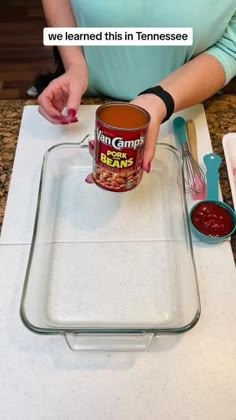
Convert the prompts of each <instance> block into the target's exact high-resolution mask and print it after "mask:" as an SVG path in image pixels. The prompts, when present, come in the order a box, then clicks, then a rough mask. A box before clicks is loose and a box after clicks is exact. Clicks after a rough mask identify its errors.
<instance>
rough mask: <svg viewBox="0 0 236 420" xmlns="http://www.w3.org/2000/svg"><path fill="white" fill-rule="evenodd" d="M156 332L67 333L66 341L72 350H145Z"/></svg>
mask: <svg viewBox="0 0 236 420" xmlns="http://www.w3.org/2000/svg"><path fill="white" fill-rule="evenodd" d="M153 337H154V334H151V333H148V334H147V333H137V334H127V335H125V336H124V334H116V333H115V334H112V333H104V334H100V333H99V334H96V333H95V334H75V333H67V334H65V339H66V342H67V344H68V346H69V348H70V349H71V350H74V351H83V350H86V351H88V350H91V351H92V350H93V351H120V352H122V351H143V350H145V349H146V348H147V347H148V346H149V345H150V343H151V340H152V338H153Z"/></svg>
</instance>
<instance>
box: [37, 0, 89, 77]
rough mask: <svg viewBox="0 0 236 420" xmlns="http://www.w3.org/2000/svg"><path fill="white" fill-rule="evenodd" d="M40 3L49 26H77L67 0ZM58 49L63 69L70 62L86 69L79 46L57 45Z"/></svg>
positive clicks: (43, 0) (46, 0) (44, 0)
mask: <svg viewBox="0 0 236 420" xmlns="http://www.w3.org/2000/svg"><path fill="white" fill-rule="evenodd" d="M42 4H43V9H44V14H45V17H46V20H47V23H48V25H49V26H52V27H62V28H63V27H76V26H77V23H76V20H75V17H74V14H73V11H72V8H71V4H70V1H69V0H56V1H54V0H42ZM59 51H60V55H61V58H62V61H63V64H64V67H65V69H67V68H68V67H69V66H71V65H72V64H78V65H79V66H80V67H82V68H83V69H84V71H87V66H86V61H85V58H84V54H83V51H82V49H81V48H80V47H79V46H75V47H59Z"/></svg>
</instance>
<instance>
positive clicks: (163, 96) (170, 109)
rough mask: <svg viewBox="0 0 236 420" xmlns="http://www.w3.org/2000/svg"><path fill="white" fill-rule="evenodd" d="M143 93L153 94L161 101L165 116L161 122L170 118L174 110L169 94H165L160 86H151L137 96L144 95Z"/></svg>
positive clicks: (172, 100)
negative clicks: (163, 105)
mask: <svg viewBox="0 0 236 420" xmlns="http://www.w3.org/2000/svg"><path fill="white" fill-rule="evenodd" d="M145 93H153V94H154V95H156V96H159V98H161V99H162V100H163V102H164V104H165V106H166V116H165V118H164V120H163V121H162V122H165V121H167V120H168V119H169V118H170V117H171V115H172V114H173V112H174V109H175V103H174V99H173V98H172V96H171V95H170V94H169V92H167V91H166V90H164V89H163V88H162V87H161V86H160V85H158V86H153V87H150V88H148V89H146V90H143V91H142V92H140V93H139V94H138V96H140V95H144V94H145Z"/></svg>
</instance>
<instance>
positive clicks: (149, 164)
mask: <svg viewBox="0 0 236 420" xmlns="http://www.w3.org/2000/svg"><path fill="white" fill-rule="evenodd" d="M150 170H151V162H149V163H148V164H147V173H148V174H149V172H150Z"/></svg>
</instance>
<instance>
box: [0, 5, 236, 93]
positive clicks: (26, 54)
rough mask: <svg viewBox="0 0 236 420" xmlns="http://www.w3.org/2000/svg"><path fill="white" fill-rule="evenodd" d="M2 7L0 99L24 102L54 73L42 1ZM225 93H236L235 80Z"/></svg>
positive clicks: (0, 28) (0, 19)
mask: <svg viewBox="0 0 236 420" xmlns="http://www.w3.org/2000/svg"><path fill="white" fill-rule="evenodd" d="M54 1H57V0H54ZM88 1H89V0H88ZM1 3H3V5H1V6H0V99H25V98H28V96H27V93H26V91H27V89H28V88H29V87H31V86H32V84H33V81H34V79H35V77H37V76H38V75H39V74H41V73H47V72H49V71H53V70H55V65H54V59H53V54H52V48H51V47H44V46H43V27H44V26H46V22H45V19H44V16H43V10H42V5H41V0H2V1H1ZM224 91H225V92H226V93H236V79H234V80H233V81H232V82H231V83H230V84H229V85H228V86H227V87H226V88H225V89H224Z"/></svg>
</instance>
